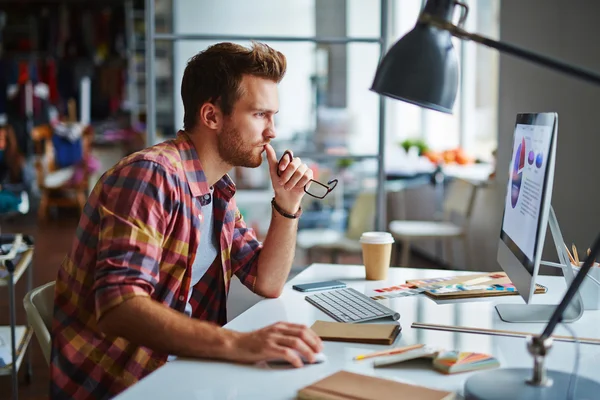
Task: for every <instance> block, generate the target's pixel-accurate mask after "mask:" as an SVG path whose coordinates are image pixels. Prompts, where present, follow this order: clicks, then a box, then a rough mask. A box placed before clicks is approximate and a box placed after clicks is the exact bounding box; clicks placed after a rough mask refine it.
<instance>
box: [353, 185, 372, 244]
mask: <svg viewBox="0 0 600 400" xmlns="http://www.w3.org/2000/svg"><path fill="white" fill-rule="evenodd" d="M374 226H375V192H374V191H373V192H362V193H359V194H358V196H357V197H356V199H355V200H354V204H353V205H352V208H351V209H350V215H349V216H348V228H347V229H346V237H347V238H349V239H354V240H358V239H360V236H361V235H362V233H363V232H365V231H371V230H373V228H374Z"/></svg>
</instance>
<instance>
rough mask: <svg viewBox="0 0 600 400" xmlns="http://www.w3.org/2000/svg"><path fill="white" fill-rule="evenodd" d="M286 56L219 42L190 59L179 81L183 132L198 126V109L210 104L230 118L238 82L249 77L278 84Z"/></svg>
mask: <svg viewBox="0 0 600 400" xmlns="http://www.w3.org/2000/svg"><path fill="white" fill-rule="evenodd" d="M285 69H286V60H285V56H284V55H283V54H282V53H280V52H278V51H277V50H274V49H272V48H271V47H269V46H267V45H266V44H264V43H258V42H253V43H252V47H251V48H250V49H248V48H247V47H244V46H241V45H239V44H235V43H227V42H225V43H218V44H215V45H213V46H211V47H209V48H207V49H206V50H204V51H201V52H200V53H198V54H196V55H195V56H194V57H192V58H191V59H190V60H189V61H188V63H187V66H186V67H185V71H184V73H183V80H182V82H181V99H182V100H183V109H184V116H183V129H185V130H190V129H193V128H194V127H195V126H196V124H197V115H198V110H199V109H200V107H201V106H202V104H204V103H206V102H210V103H213V104H216V105H218V106H219V107H220V108H221V111H222V112H223V114H225V115H230V114H231V112H232V110H233V105H234V104H235V102H236V101H237V100H238V99H239V98H240V96H241V94H242V93H241V90H240V82H241V81H242V78H243V76H244V75H252V76H256V77H260V78H265V79H269V80H271V81H273V82H276V83H279V82H280V81H281V79H283V76H284V75H285Z"/></svg>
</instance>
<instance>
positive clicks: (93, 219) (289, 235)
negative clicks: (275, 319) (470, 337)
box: [50, 43, 322, 399]
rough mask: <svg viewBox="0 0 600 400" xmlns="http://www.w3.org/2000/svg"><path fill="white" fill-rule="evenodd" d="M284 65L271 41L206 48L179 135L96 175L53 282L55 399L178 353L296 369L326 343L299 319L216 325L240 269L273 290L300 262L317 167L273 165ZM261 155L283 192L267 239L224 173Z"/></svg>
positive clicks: (247, 281)
mask: <svg viewBox="0 0 600 400" xmlns="http://www.w3.org/2000/svg"><path fill="white" fill-rule="evenodd" d="M285 69H286V60H285V57H284V56H283V54H281V53H279V52H278V51H275V50H273V49H272V48H270V47H268V46H266V45H264V44H258V43H255V44H253V46H252V48H251V49H247V48H245V47H242V46H239V45H237V44H232V43H220V44H217V45H214V46H212V47H210V48H208V49H207V50H205V51H203V52H200V53H199V54H197V55H196V56H194V57H193V58H192V59H191V60H190V61H189V63H188V65H187V67H186V69H185V72H184V76H183V82H182V85H181V97H182V100H183V105H184V109H185V116H184V130H183V131H180V132H179V133H178V135H177V138H176V139H173V140H169V141H166V142H164V143H161V144H158V145H156V146H153V147H150V148H147V149H145V150H142V151H141V152H138V153H135V154H133V155H131V156H129V157H127V158H125V159H123V160H122V161H121V162H119V163H118V164H117V165H116V166H115V167H113V168H112V169H111V170H109V171H108V172H107V173H106V174H105V175H104V176H103V177H102V178H101V179H100V180H99V182H98V183H97V185H96V187H95V188H94V190H93V192H92V194H91V195H90V198H89V199H88V202H87V204H86V206H85V209H84V212H83V215H82V216H81V220H80V223H79V227H78V229H77V234H76V238H75V240H74V243H73V247H72V250H71V252H70V253H69V254H68V256H67V257H66V258H65V260H64V262H63V264H62V266H61V268H60V270H59V272H58V277H57V280H56V293H55V312H54V320H53V324H52V355H51V389H50V392H51V393H50V394H51V397H52V398H75V399H80V398H81V399H82V398H86V399H87V398H108V397H112V396H114V395H116V394H117V393H119V392H121V391H122V390H124V389H125V388H127V387H129V386H130V385H132V384H133V383H135V382H137V381H138V380H139V379H141V378H143V377H144V376H146V375H147V374H149V373H150V372H152V371H154V370H155V369H157V368H158V367H160V366H161V365H163V364H164V363H165V362H167V360H168V359H170V358H172V357H175V356H186V357H200V358H215V359H223V360H231V361H234V362H241V363H253V362H257V361H262V360H269V359H285V360H287V361H289V362H290V363H292V364H293V365H294V366H297V367H299V366H302V361H301V359H300V357H299V356H298V353H299V354H301V355H303V356H305V357H306V358H307V359H308V360H313V359H314V357H315V353H316V352H319V351H320V350H321V347H322V343H321V341H320V339H319V338H318V337H317V336H316V335H315V333H314V332H312V331H311V330H310V329H308V328H307V327H305V326H302V325H297V324H290V323H285V322H280V323H276V324H274V325H271V326H267V327H265V328H263V329H260V330H257V331H254V332H235V331H230V330H227V329H224V328H222V326H223V325H224V324H225V323H226V309H225V307H226V299H227V292H228V290H229V284H230V281H231V278H232V276H233V275H236V276H237V277H238V278H239V279H240V281H241V282H242V283H243V284H244V285H246V286H247V287H248V288H250V289H251V290H252V291H254V292H255V293H257V294H259V295H262V296H265V297H277V296H279V295H280V293H281V291H282V289H283V286H284V284H285V281H286V278H287V276H288V274H289V271H290V268H291V264H292V260H293V257H294V247H295V238H296V231H297V227H298V222H297V221H298V219H297V217H298V216H299V214H300V212H301V210H300V202H301V200H302V197H303V194H304V192H303V187H304V186H305V184H306V183H308V182H309V180H310V179H311V178H312V171H311V170H310V169H309V168H308V167H307V166H306V165H305V164H303V163H302V162H301V160H300V159H298V158H293V160H292V161H291V162H282V163H281V165H278V159H277V156H276V154H275V151H274V150H273V148H272V147H271V145H270V144H269V142H270V141H271V140H272V139H274V138H275V127H274V116H275V114H276V113H277V111H278V108H279V100H278V94H277V84H278V83H279V82H280V80H281V79H282V78H283V76H284V74H285ZM263 153H265V155H266V158H267V161H268V164H269V171H270V175H271V180H272V184H273V190H274V193H275V196H274V199H273V202H272V204H273V213H272V219H271V224H270V227H269V231H268V234H267V236H266V239H265V241H264V243H260V242H259V241H258V240H257V239H256V236H255V234H254V232H253V231H252V230H251V229H249V228H247V227H246V225H245V223H244V221H243V219H242V216H241V215H240V212H239V210H238V208H237V206H236V203H235V199H234V193H235V185H234V183H233V182H232V181H231V179H230V178H229V176H228V175H227V171H229V170H230V169H231V168H232V167H234V166H242V167H250V168H255V167H258V166H259V165H260V164H261V162H262V156H263ZM278 168H279V169H280V171H279V172H280V174H278ZM279 175H280V176H279ZM190 317H191V318H190ZM199 379H202V378H201V377H199Z"/></svg>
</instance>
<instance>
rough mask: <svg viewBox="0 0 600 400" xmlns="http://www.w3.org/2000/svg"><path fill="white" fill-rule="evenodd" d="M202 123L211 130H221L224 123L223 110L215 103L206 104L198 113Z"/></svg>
mask: <svg viewBox="0 0 600 400" xmlns="http://www.w3.org/2000/svg"><path fill="white" fill-rule="evenodd" d="M198 118H199V119H200V121H199V122H200V123H201V124H202V125H205V126H206V127H207V128H209V129H216V130H218V129H220V128H221V125H222V123H223V114H222V113H221V109H220V108H219V107H218V106H216V105H214V104H213V103H208V102H207V103H204V104H202V106H201V107H200V111H199V112H198Z"/></svg>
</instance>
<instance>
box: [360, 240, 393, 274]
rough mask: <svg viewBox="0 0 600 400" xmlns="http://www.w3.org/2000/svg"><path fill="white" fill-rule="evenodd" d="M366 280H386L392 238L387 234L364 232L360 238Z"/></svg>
mask: <svg viewBox="0 0 600 400" xmlns="http://www.w3.org/2000/svg"><path fill="white" fill-rule="evenodd" d="M359 241H360V245H361V247H362V258H363V263H364V265H365V275H366V278H367V280H370V281H380V280H384V279H387V275H388V269H390V261H391V257H392V245H393V244H394V238H393V237H392V234H391V233H389V232H364V233H363V234H362V235H361V237H360V240H359Z"/></svg>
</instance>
